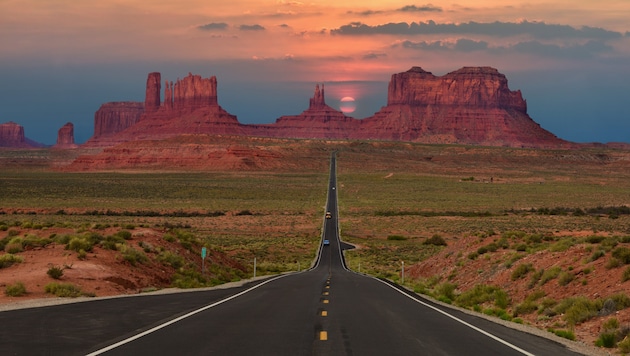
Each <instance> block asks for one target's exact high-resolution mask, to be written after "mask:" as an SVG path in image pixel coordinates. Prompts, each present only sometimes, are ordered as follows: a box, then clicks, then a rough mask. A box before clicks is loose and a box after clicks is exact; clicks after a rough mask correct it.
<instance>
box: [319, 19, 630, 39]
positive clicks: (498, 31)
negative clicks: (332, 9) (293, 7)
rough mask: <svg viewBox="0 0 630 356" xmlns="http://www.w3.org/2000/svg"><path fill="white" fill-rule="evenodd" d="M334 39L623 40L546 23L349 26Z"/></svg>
mask: <svg viewBox="0 0 630 356" xmlns="http://www.w3.org/2000/svg"><path fill="white" fill-rule="evenodd" d="M331 33H332V34H335V35H375V34H386V35H435V34H451V35H452V34H468V35H472V34H474V35H487V36H495V37H509V36H517V35H530V36H532V37H533V38H540V39H552V38H584V39H615V38H620V37H622V36H623V34H622V33H621V32H616V31H610V30H606V29H603V28H599V27H590V26H582V27H580V28H575V27H572V26H568V25H555V24H547V23H545V22H529V21H523V22H499V21H496V22H488V23H482V22H473V21H471V22H467V23H461V24H454V23H445V24H438V23H436V22H434V21H427V22H412V23H407V22H399V23H386V24H382V25H374V26H372V25H366V24H364V23H361V22H352V23H350V24H348V25H343V26H341V27H339V28H337V29H333V30H331Z"/></svg>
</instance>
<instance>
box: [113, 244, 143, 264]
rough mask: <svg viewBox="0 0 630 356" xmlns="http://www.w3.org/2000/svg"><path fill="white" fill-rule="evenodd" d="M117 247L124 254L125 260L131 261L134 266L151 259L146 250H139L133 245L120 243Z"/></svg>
mask: <svg viewBox="0 0 630 356" xmlns="http://www.w3.org/2000/svg"><path fill="white" fill-rule="evenodd" d="M117 248H118V250H119V251H120V253H121V254H122V257H123V260H125V261H127V262H129V263H131V265H132V266H135V265H136V263H145V262H147V261H148V260H149V259H148V258H147V256H146V255H145V254H144V252H142V251H138V250H136V249H135V248H133V247H129V246H127V245H118V246H117Z"/></svg>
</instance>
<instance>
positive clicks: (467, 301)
mask: <svg viewBox="0 0 630 356" xmlns="http://www.w3.org/2000/svg"><path fill="white" fill-rule="evenodd" d="M455 302H456V304H457V305H459V306H462V307H466V308H471V307H473V306H475V305H481V304H484V303H489V302H494V304H495V305H496V306H497V307H499V308H504V309H505V308H507V306H508V305H509V303H510V301H509V297H508V295H507V293H506V292H505V291H503V290H502V289H501V288H499V287H495V286H490V285H485V284H477V285H475V287H473V288H472V289H470V290H467V291H466V292H464V293H462V294H460V295H459V296H458V297H457V298H456V299H455Z"/></svg>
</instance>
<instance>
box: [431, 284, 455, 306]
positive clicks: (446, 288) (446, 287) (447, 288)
mask: <svg viewBox="0 0 630 356" xmlns="http://www.w3.org/2000/svg"><path fill="white" fill-rule="evenodd" d="M456 288H457V286H456V285H454V284H452V283H448V282H445V283H440V284H438V285H437V286H435V288H434V293H435V295H436V297H438V298H439V297H445V298H446V299H448V300H450V301H453V300H455V298H456V296H455V289H456ZM447 303H449V304H450V302H447Z"/></svg>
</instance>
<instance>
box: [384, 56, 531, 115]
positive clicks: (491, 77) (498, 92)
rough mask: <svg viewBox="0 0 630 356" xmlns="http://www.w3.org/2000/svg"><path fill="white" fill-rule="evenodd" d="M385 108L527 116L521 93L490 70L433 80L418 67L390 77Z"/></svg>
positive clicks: (469, 70)
mask: <svg viewBox="0 0 630 356" xmlns="http://www.w3.org/2000/svg"><path fill="white" fill-rule="evenodd" d="M387 105H411V106H423V105H433V106H466V107H478V108H484V109H485V108H501V109H514V110H517V111H520V112H523V113H526V112H527V103H526V102H525V100H523V97H522V95H521V92H520V91H519V90H517V91H510V89H509V88H508V84H507V78H506V77H505V75H503V74H501V73H499V71H498V70H496V69H494V68H491V67H464V68H461V69H458V70H456V71H454V72H451V73H448V74H446V75H444V76H441V77H437V76H434V75H433V74H431V73H430V72H427V71H425V70H423V69H422V68H420V67H413V68H411V69H410V70H408V71H406V72H403V73H398V74H394V75H392V79H391V81H390V82H389V88H388V94H387Z"/></svg>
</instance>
